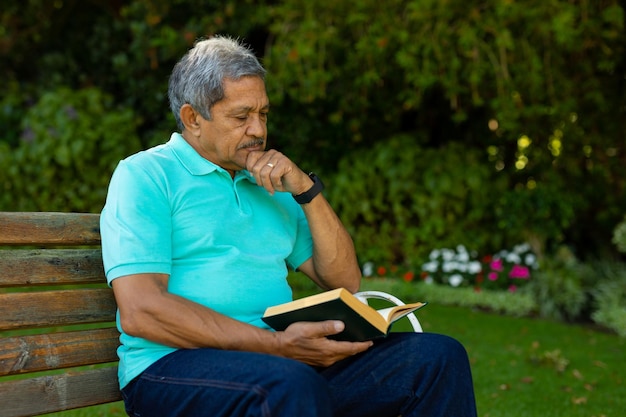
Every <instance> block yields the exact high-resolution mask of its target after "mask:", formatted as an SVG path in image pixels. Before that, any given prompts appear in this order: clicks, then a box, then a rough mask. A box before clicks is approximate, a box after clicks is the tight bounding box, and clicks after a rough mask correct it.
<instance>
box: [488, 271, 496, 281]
mask: <svg viewBox="0 0 626 417" xmlns="http://www.w3.org/2000/svg"><path fill="white" fill-rule="evenodd" d="M487 278H489V281H496V280H497V279H498V273H497V272H490V273H489V274H487Z"/></svg>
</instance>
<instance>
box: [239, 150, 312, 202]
mask: <svg viewBox="0 0 626 417" xmlns="http://www.w3.org/2000/svg"><path fill="white" fill-rule="evenodd" d="M246 169H247V170H248V171H250V173H252V175H253V176H254V178H255V179H256V181H257V184H259V185H260V186H261V187H263V188H265V189H266V190H267V191H268V192H269V193H270V194H274V192H275V191H286V192H289V193H291V194H294V195H297V194H302V193H304V192H306V191H307V190H308V189H309V188H311V186H312V185H313V181H311V178H309V176H308V175H307V174H306V173H305V172H304V171H302V170H301V169H300V168H299V167H298V166H297V165H296V164H295V163H293V162H292V161H291V160H290V159H289V158H287V157H286V156H285V155H283V154H282V153H280V152H278V151H277V150H275V149H270V150H269V151H267V152H260V151H257V152H250V154H249V155H248V159H247V160H246Z"/></svg>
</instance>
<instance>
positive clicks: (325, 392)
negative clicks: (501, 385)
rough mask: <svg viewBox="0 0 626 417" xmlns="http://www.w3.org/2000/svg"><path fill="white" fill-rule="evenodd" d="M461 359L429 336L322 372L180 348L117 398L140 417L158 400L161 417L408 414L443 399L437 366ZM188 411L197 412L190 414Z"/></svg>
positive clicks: (379, 348) (275, 360)
mask: <svg viewBox="0 0 626 417" xmlns="http://www.w3.org/2000/svg"><path fill="white" fill-rule="evenodd" d="M463 355H465V351H464V350H463V348H462V347H460V345H458V342H456V341H454V340H453V339H450V338H448V337H446V336H441V335H436V334H428V333H392V334H390V335H389V336H388V337H387V338H385V339H381V340H378V341H376V343H375V344H374V346H373V347H372V348H370V349H369V350H368V351H366V352H364V353H361V354H358V355H355V356H354V357H351V358H347V359H345V360H343V361H341V362H339V363H337V364H335V365H333V366H331V367H329V368H324V369H315V368H313V367H310V366H308V365H304V364H302V363H300V362H296V361H294V360H290V359H285V358H281V357H278V356H273V355H265V354H258V353H251V352H237V351H223V350H216V349H195V350H180V351H177V352H174V353H172V354H170V355H168V356H166V357H164V358H162V359H161V360H160V361H158V362H157V363H155V364H153V365H152V366H151V367H150V368H148V369H147V370H146V371H145V372H144V373H143V374H142V375H141V376H140V377H139V378H138V379H136V380H135V381H134V382H133V383H131V384H129V387H127V388H125V389H124V394H125V398H126V400H127V407H129V408H130V409H132V408H133V407H134V405H135V404H136V405H137V407H138V409H139V410H143V412H144V415H145V411H146V410H145V408H143V407H145V406H146V403H147V404H148V406H149V405H150V404H151V403H152V402H153V401H155V402H156V401H158V404H159V408H160V409H165V408H167V409H168V410H167V412H164V413H163V415H168V416H174V415H186V416H193V415H211V416H215V417H218V416H220V415H223V416H239V415H246V416H253V415H255V416H256V415H258V416H278V415H298V416H300V415H302V416H305V415H311V416H318V417H319V416H326V415H328V416H331V415H338V416H342V417H348V416H352V415H353V416H359V417H366V416H369V415H371V416H377V417H384V416H385V415H389V416H397V415H398V413H400V412H402V413H403V415H405V416H409V415H411V413H412V412H413V411H411V410H413V409H414V408H415V409H417V408H420V406H418V405H417V404H416V403H417V402H419V401H420V399H422V398H424V397H425V396H427V395H431V394H432V395H434V397H439V396H443V397H445V394H444V393H440V392H435V393H430V394H429V392H428V391H429V390H432V389H431V388H430V385H433V384H434V385H436V383H437V380H438V379H440V378H442V375H440V374H441V372H439V368H440V367H442V366H447V365H445V364H444V363H445V362H446V361H448V359H449V357H457V358H454V359H453V360H454V361H456V362H459V363H463V362H464V361H465V362H466V357H463V358H459V357H458V356H463ZM456 362H455V363H456ZM452 367H456V365H453V366H452ZM460 372H462V373H467V372H469V371H468V369H467V370H464V369H461V370H460ZM443 377H445V375H444V376H443ZM462 379H464V378H463V377H462ZM470 383H471V377H470ZM470 388H471V386H470ZM151 397H153V398H151ZM190 398H192V399H190ZM283 398H287V399H285V400H283ZM297 398H300V399H299V400H296V399H297ZM138 399H140V400H138ZM472 400H473V398H472ZM137 401H140V402H137ZM282 401H285V402H284V403H283V402H282ZM437 401H440V400H437ZM442 401H450V399H449V398H448V399H446V398H443V400H442ZM218 403H219V404H220V405H219V406H216V407H215V409H213V408H212V407H213V405H217V404H218ZM293 403H296V404H300V405H294V404H293ZM194 407H197V408H198V410H204V411H203V412H200V411H190V410H191V409H192V408H194ZM293 407H302V409H300V410H296V409H295V408H293ZM331 408H332V410H333V411H331ZM209 409H210V410H209ZM305 409H306V410H307V412H308V413H310V414H303V413H305ZM250 410H256V411H250ZM288 410H291V411H288ZM435 411H436V410H435ZM435 411H432V412H435ZM152 412H154V411H152ZM205 412H206V414H205ZM219 413H221V414H219ZM290 413H297V414H290ZM131 415H133V414H131ZM433 415H434V414H433Z"/></svg>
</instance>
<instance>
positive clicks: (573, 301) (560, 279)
mask: <svg viewBox="0 0 626 417" xmlns="http://www.w3.org/2000/svg"><path fill="white" fill-rule="evenodd" d="M591 275H592V272H591V270H590V268H589V266H588V265H585V264H581V263H579V262H578V260H577V259H576V258H574V256H573V255H572V254H571V252H570V251H569V250H567V249H566V248H561V250H560V251H559V253H557V254H556V256H555V257H554V258H552V259H550V260H545V259H544V261H542V263H541V266H540V269H539V271H538V272H536V273H535V275H534V278H533V280H532V281H531V282H530V283H529V285H528V291H529V292H530V293H531V294H532V295H533V297H534V298H535V300H536V302H537V305H538V307H539V314H540V315H541V316H543V317H548V318H553V319H557V320H569V321H573V320H578V319H580V318H582V315H583V313H584V311H585V309H586V308H587V307H588V302H589V295H588V292H589V288H588V287H587V286H586V282H588V280H589V278H590V276H591Z"/></svg>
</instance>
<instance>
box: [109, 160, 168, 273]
mask: <svg viewBox="0 0 626 417" xmlns="http://www.w3.org/2000/svg"><path fill="white" fill-rule="evenodd" d="M171 228H172V226H171V214H170V205H169V203H168V199H167V182H166V178H165V176H164V175H160V173H159V172H158V170H154V169H153V170H152V171H150V170H148V169H146V168H145V167H143V166H142V165H141V164H136V163H133V162H132V160H130V161H129V160H124V161H121V162H120V164H119V165H118V167H117V168H116V170H115V172H114V173H113V176H112V178H111V182H110V185H109V192H108V195H107V200H106V203H105V206H104V208H103V210H102V214H101V218H100V229H101V234H102V255H103V261H104V268H105V272H106V276H107V280H108V282H109V284H110V283H111V281H112V280H114V279H115V278H118V277H121V276H125V275H130V274H137V273H164V274H170V272H171V263H172V260H171V259H172V243H171V236H172V230H171Z"/></svg>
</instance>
